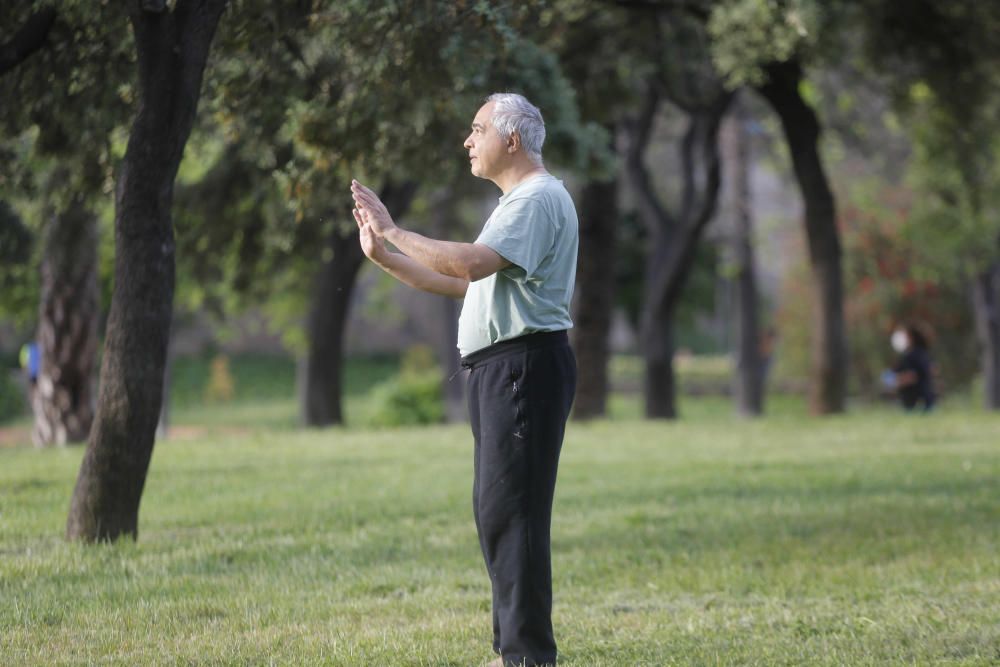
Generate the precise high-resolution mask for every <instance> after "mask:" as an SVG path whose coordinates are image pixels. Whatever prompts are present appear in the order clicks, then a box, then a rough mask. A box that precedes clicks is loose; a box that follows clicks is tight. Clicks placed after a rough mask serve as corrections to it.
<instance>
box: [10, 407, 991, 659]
mask: <svg viewBox="0 0 1000 667" xmlns="http://www.w3.org/2000/svg"><path fill="white" fill-rule="evenodd" d="M271 402H272V403H273V402H274V401H273V399H272V401H271ZM194 403H195V402H194V401H192V404H191V405H190V406H188V408H182V407H179V408H177V417H176V419H177V421H178V422H182V421H183V420H184V419H186V418H190V417H192V415H193V416H194V417H197V416H198V415H199V414H201V413H200V412H199V410H200V409H201V408H198V407H197V406H196V405H194ZM268 404H269V403H268V401H267V400H265V397H261V398H259V399H256V402H255V401H253V400H249V401H248V402H247V403H244V404H239V405H235V406H230V407H228V408H226V410H221V411H216V412H217V414H216V415H215V418H214V419H215V421H212V422H211V423H212V424H216V425H221V424H223V423H224V422H226V421H230V422H231V420H233V419H243V420H244V421H243V425H244V427H245V430H242V431H232V432H227V431H226V430H224V429H222V428H218V429H215V428H209V429H207V430H206V431H205V432H204V433H203V434H201V435H200V436H198V437H194V438H188V439H180V438H178V439H172V440H167V441H165V442H162V443H160V444H158V445H157V448H156V451H155V452H154V456H153V463H152V467H151V471H150V476H149V479H148V481H147V484H146V492H145V495H144V498H143V505H142V512H141V520H140V537H139V541H138V542H137V543H121V544H115V545H102V546H96V547H95V546H91V547H84V546H79V545H74V544H67V543H65V542H64V541H63V539H62V537H61V535H62V530H63V525H64V521H65V515H66V509H67V505H68V502H69V496H70V493H71V490H72V485H73V481H74V478H75V475H76V471H77V468H78V465H79V461H80V457H81V455H82V450H81V449H78V448H74V449H62V450H47V451H36V450H32V449H29V448H23V447H22V448H7V449H0V600H2V601H3V603H2V604H0V664H4V665H7V664H12V665H13V664H17V665H21V664H39V665H51V664H72V663H115V664H130V665H131V664H151V663H157V664H163V663H168V664H176V663H181V664H219V663H225V664H324V665H345V666H346V665H352V666H353V665H387V666H395V665H414V666H416V665H428V666H430V665H442V666H443V665H456V666H458V665H462V666H466V665H478V664H481V663H482V662H484V661H485V659H487V658H488V657H489V648H488V647H489V642H490V630H489V606H488V594H489V593H488V584H487V580H486V576H485V573H484V568H483V566H482V564H481V560H480V556H479V550H478V544H477V541H476V536H475V528H474V526H473V522H472V516H471V507H470V496H471V491H470V486H471V477H470V476H471V467H472V461H471V445H470V437H469V434H468V431H467V427H465V426H462V425H457V426H442V427H433V428H425V429H408V430H399V431H381V432H379V431H365V430H362V429H359V428H349V429H331V430H326V431H296V430H294V429H290V428H287V425H288V422H287V421H282V420H281V419H277V420H276V421H272V420H273V419H274V418H275V415H274V414H272V415H270V416H269V415H268V414H266V410H263V413H262V409H263V408H264V407H265V406H266V405H268ZM277 405H278V406H279V407H278V408H275V413H276V414H278V415H280V414H281V413H282V410H283V408H281V407H280V406H281V405H282V403H281V402H280V401H278V402H277ZM629 405H630V406H631V405H632V404H629ZM686 405H687V408H686V410H685V416H686V419H685V420H683V421H681V422H679V423H676V424H665V423H644V422H641V421H638V420H630V419H628V418H627V415H626V416H623V417H621V418H619V419H617V420H614V421H605V422H597V423H592V424H586V425H573V426H572V427H571V429H570V431H569V434H568V436H567V442H566V446H565V449H564V452H563V462H562V468H561V472H560V482H559V486H558V488H557V492H556V507H555V522H554V529H553V543H554V570H555V581H554V585H555V596H556V606H555V614H554V621H555V625H556V632H557V639H558V640H559V642H560V648H561V659H562V662H561V664H564V665H581V666H582V665H650V666H653V665H674V664H676V665H804V664H809V665H845V664H847V665H872V664H885V665H899V664H916V665H924V664H950V665H992V664H997V663H998V662H1000V549H998V547H1000V447H998V445H997V443H1000V420H998V419H997V418H996V417H991V416H988V415H984V414H980V413H975V412H967V411H964V410H963V409H961V408H952V409H950V410H949V409H946V410H944V411H942V412H940V413H938V414H935V415H933V416H931V417H910V418H907V417H905V416H903V415H899V414H897V413H895V412H892V411H889V410H885V411H881V410H868V411H864V412H858V413H855V414H852V415H851V416H849V417H842V418H832V419H824V420H809V419H807V418H800V417H797V416H795V413H796V412H797V410H793V409H788V410H786V411H785V414H780V410H779V414H778V415H777V416H774V417H771V418H768V419H767V420H764V421H761V422H756V423H744V422H741V421H738V420H736V419H735V418H733V417H731V416H730V412H729V409H728V407H727V405H726V403H725V402H724V401H721V400H715V399H702V400H698V401H693V400H692V401H688V402H686ZM248 406H250V407H248ZM253 406H256V407H253ZM777 407H778V408H780V407H781V405H780V404H779V405H778V406H777ZM631 409H633V408H632V407H628V409H627V410H626V409H625V408H623V410H624V411H625V412H628V410H631ZM185 410H189V411H185ZM292 414H293V415H294V412H292Z"/></svg>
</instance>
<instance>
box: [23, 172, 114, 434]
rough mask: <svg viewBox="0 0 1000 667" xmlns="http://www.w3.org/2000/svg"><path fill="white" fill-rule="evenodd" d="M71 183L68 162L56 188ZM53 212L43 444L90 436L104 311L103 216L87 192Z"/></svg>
mask: <svg viewBox="0 0 1000 667" xmlns="http://www.w3.org/2000/svg"><path fill="white" fill-rule="evenodd" d="M68 182H69V175H68V174H67V173H66V171H65V169H62V168H60V169H57V171H56V172H55V174H54V175H53V179H52V183H51V184H50V187H51V188H52V189H53V190H56V191H58V190H64V189H65V188H66V187H70V186H69V185H68ZM48 217H49V222H48V226H47V228H46V230H45V237H46V238H45V249H44V256H43V258H42V267H41V283H42V285H41V288H42V290H41V291H42V294H41V300H40V306H39V314H38V335H37V340H38V345H39V349H40V351H41V357H42V363H41V368H40V369H39V374H38V382H37V385H36V391H34V392H32V410H33V412H34V416H35V423H34V428H33V429H32V434H31V435H32V440H33V441H34V443H35V445H36V446H39V447H46V446H51V445H65V444H67V443H73V442H82V441H84V440H86V439H87V434H88V433H90V426H91V423H92V422H93V420H94V379H95V378H94V369H95V363H96V361H97V341H98V338H97V328H98V326H97V325H98V318H99V317H100V304H99V300H100V295H99V291H98V286H97V218H96V216H95V215H94V213H93V211H92V210H90V208H89V207H88V205H87V201H86V197H85V196H84V195H82V194H79V195H77V196H75V197H73V198H72V199H71V200H70V202H69V204H68V205H67V206H65V210H61V211H59V210H53V211H51V212H50V214H49V216H48Z"/></svg>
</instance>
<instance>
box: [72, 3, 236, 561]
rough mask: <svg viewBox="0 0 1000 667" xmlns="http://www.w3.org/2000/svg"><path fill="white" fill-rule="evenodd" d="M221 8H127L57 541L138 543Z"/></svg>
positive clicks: (193, 5) (140, 5)
mask: <svg viewBox="0 0 1000 667" xmlns="http://www.w3.org/2000/svg"><path fill="white" fill-rule="evenodd" d="M225 5H226V3H225V1H224V0H217V1H215V2H213V1H211V0H206V1H205V2H200V3H195V2H186V1H184V0H178V2H177V3H176V4H175V5H174V8H173V11H169V10H168V8H167V7H166V3H165V2H163V1H162V0H161V1H160V2H156V1H154V0H144V1H143V2H141V3H140V2H138V1H133V2H131V3H129V14H130V21H131V24H132V28H133V32H134V35H135V43H136V49H137V52H138V70H139V108H138V111H137V114H136V117H135V121H134V122H133V125H132V130H131V134H130V136H129V142H128V147H127V148H126V151H125V158H124V160H123V161H122V165H121V172H120V173H119V176H118V183H117V188H116V193H115V247H116V252H115V287H114V293H113V295H112V301H111V312H110V314H109V317H108V326H107V337H106V340H105V345H104V358H103V362H102V364H101V388H100V396H99V399H98V406H97V415H96V417H95V420H94V424H93V428H92V429H91V432H90V439H89V441H88V443H87V451H86V453H85V454H84V457H83V463H82V464H81V466H80V473H79V476H78V477H77V481H76V487H75V488H74V490H73V497H72V500H71V502H70V510H69V517H68V519H67V523H66V536H67V538H69V539H76V540H83V541H106V540H114V539H116V538H118V537H120V536H122V535H126V536H130V537H133V538H135V537H137V536H138V523H139V521H138V519H139V502H140V499H141V497H142V490H143V487H144V486H145V482H146V474H147V472H148V469H149V461H150V458H151V456H152V453H153V442H154V435H155V432H156V424H157V420H158V418H159V414H160V405H161V398H162V393H163V367H164V362H165V360H166V354H167V340H168V336H169V331H170V321H171V315H172V307H173V292H174V237H173V226H172V219H171V210H170V209H171V204H172V200H173V187H174V179H175V177H176V175H177V168H178V166H179V165H180V161H181V157H182V155H183V153H184V146H185V144H186V143H187V139H188V136H189V135H190V133H191V126H192V124H193V123H194V119H195V114H196V111H197V104H198V98H199V96H200V91H201V81H202V76H203V73H204V69H205V63H206V61H207V58H208V52H209V47H210V45H211V42H212V37H213V35H214V33H215V28H216V26H217V25H218V22H219V18H220V16H221V15H222V11H223V9H224V8H225Z"/></svg>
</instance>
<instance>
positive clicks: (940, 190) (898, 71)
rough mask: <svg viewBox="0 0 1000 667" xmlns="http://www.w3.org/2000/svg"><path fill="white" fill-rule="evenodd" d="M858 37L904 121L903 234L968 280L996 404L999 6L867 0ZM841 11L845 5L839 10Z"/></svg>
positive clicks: (989, 400)
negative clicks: (908, 188) (909, 146)
mask: <svg viewBox="0 0 1000 667" xmlns="http://www.w3.org/2000/svg"><path fill="white" fill-rule="evenodd" d="M862 5H863V11H864V12H865V15H864V16H865V20H866V23H865V25H867V26H868V30H867V31H866V32H865V37H866V45H867V47H868V51H869V53H871V54H872V62H873V64H874V65H873V66H874V67H877V68H878V69H879V70H880V71H881V72H882V73H883V74H884V75H885V76H886V77H887V78H888V79H889V81H890V85H891V87H892V89H893V91H894V92H895V93H896V98H897V101H898V103H899V106H900V108H901V109H902V110H903V111H904V112H905V117H906V118H907V119H908V120H909V121H910V122H911V123H912V128H913V134H912V136H913V138H914V143H915V150H914V156H913V160H912V169H911V172H910V179H911V181H912V183H913V185H914V188H915V190H916V192H917V193H918V197H917V199H916V201H915V202H914V215H913V216H911V222H912V224H911V226H910V233H911V235H912V236H913V237H914V238H917V239H919V240H920V245H921V247H922V249H923V252H922V256H923V258H924V261H925V263H926V265H927V267H928V268H930V269H931V270H933V271H934V272H936V273H937V274H938V275H942V274H944V275H948V274H951V275H954V274H955V273H956V272H957V273H958V274H959V275H960V276H961V277H962V278H964V281H965V282H966V283H967V284H969V285H970V292H971V301H972V304H973V310H974V313H975V321H976V322H975V323H976V332H977V337H978V339H979V347H980V354H981V362H980V367H981V369H982V375H983V381H984V389H985V392H984V399H985V404H986V407H987V408H989V409H993V410H998V409H1000V216H998V215H997V211H998V209H1000V199H998V198H997V194H996V193H997V191H998V186H1000V170H998V168H997V165H996V152H997V149H998V148H1000V94H998V93H997V89H998V85H1000V77H998V75H997V71H998V68H1000V44H998V43H997V40H996V35H997V31H998V30H1000V7H998V6H997V5H996V3H979V2H971V1H970V0H960V1H958V2H952V3H935V2H929V1H928V0H919V1H917V2H913V3H909V4H908V6H907V7H906V9H905V11H904V9H903V8H900V7H898V6H896V5H895V4H894V3H891V2H888V1H883V2H877V1H876V0H868V1H867V2H864V3H862ZM845 12H846V10H845Z"/></svg>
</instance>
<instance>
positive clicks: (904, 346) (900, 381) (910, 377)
mask: <svg viewBox="0 0 1000 667" xmlns="http://www.w3.org/2000/svg"><path fill="white" fill-rule="evenodd" d="M889 342H890V344H891V345H892V349H893V350H895V351H896V353H897V354H899V361H897V362H896V365H895V366H894V367H893V369H892V370H891V371H886V372H885V373H884V374H883V382H884V383H885V385H886V387H887V388H888V389H890V390H893V391H895V392H896V395H897V396H898V397H899V401H900V403H902V405H903V408H904V409H905V410H906V411H908V412H909V411H912V410H914V409H916V408H917V406H922V409H923V411H924V412H929V411H930V410H932V409H933V408H934V403H935V400H936V396H935V394H934V379H933V362H932V360H931V355H930V349H929V348H930V345H929V343H928V340H927V336H926V335H925V334H924V333H923V332H921V331H920V329H919V328H918V327H917V326H915V325H913V324H907V325H905V326H899V327H896V329H895V330H894V331H893V332H892V337H891V338H890V339H889Z"/></svg>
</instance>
